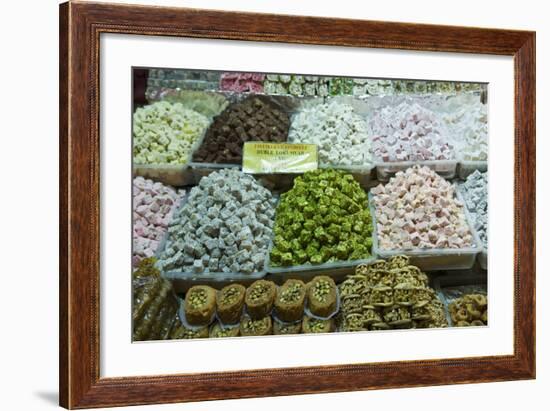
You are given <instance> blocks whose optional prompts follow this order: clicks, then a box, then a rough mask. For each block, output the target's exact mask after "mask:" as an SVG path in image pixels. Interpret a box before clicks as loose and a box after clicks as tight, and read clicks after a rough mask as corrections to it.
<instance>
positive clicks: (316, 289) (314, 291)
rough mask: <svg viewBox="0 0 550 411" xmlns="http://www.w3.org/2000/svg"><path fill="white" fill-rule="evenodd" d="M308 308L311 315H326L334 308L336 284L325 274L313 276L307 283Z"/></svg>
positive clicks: (332, 311) (331, 312)
mask: <svg viewBox="0 0 550 411" xmlns="http://www.w3.org/2000/svg"><path fill="white" fill-rule="evenodd" d="M307 297H308V308H309V310H310V312H311V313H312V314H313V315H316V316H319V317H328V316H329V315H331V314H333V313H334V310H335V309H336V302H337V301H336V298H337V296H336V284H335V283H334V280H333V279H332V278H330V277H328V276H326V275H322V276H317V277H315V278H313V280H311V281H310V282H309V284H308V293H307Z"/></svg>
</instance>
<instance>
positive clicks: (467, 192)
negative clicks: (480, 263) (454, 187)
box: [460, 170, 487, 248]
mask: <svg viewBox="0 0 550 411" xmlns="http://www.w3.org/2000/svg"><path fill="white" fill-rule="evenodd" d="M460 189H461V192H462V196H463V197H464V203H465V204H466V207H467V208H468V211H469V212H470V215H471V216H472V219H473V220H474V227H475V229H476V231H477V234H478V236H479V239H480V240H481V242H482V243H483V245H484V246H485V248H487V173H486V172H485V173H480V172H479V171H478V170H476V171H474V172H473V173H472V174H470V175H469V176H468V178H467V179H466V181H465V182H464V183H462V184H461V185H460Z"/></svg>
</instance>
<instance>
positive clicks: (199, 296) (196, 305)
mask: <svg viewBox="0 0 550 411" xmlns="http://www.w3.org/2000/svg"><path fill="white" fill-rule="evenodd" d="M215 311H216V290H214V289H213V288H212V287H208V286H206V285H196V286H194V287H191V288H190V289H189V291H187V294H186V295H185V317H186V318H187V321H188V322H189V324H191V325H208V324H209V323H210V322H211V321H212V318H213V316H214V313H215Z"/></svg>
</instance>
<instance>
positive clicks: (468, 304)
mask: <svg viewBox="0 0 550 411" xmlns="http://www.w3.org/2000/svg"><path fill="white" fill-rule="evenodd" d="M449 312H450V314H451V320H452V325H454V326H457V327H468V326H474V327H475V326H478V327H479V326H483V325H487V296H486V295H484V294H466V295H463V296H462V297H460V298H457V299H456V300H454V301H452V302H451V303H450V304H449Z"/></svg>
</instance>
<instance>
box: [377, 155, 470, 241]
mask: <svg viewBox="0 0 550 411" xmlns="http://www.w3.org/2000/svg"><path fill="white" fill-rule="evenodd" d="M371 193H372V194H373V202H374V207H375V213H376V220H377V233H378V245H379V247H380V248H381V249H382V250H411V249H426V248H466V247H471V246H473V245H474V238H473V236H472V233H471V232H470V228H469V227H468V223H467V221H466V215H465V212H464V207H463V205H462V204H461V203H460V201H459V200H457V199H456V197H455V189H454V186H453V185H452V184H451V183H449V182H448V181H446V180H445V179H443V178H442V177H441V176H439V175H438V174H437V173H435V172H434V171H433V170H431V169H429V168H428V167H421V166H414V167H411V168H408V169H407V170H406V171H404V172H403V171H400V172H398V173H397V174H396V175H395V177H393V178H392V179H390V181H389V182H388V183H387V184H386V185H382V184H380V185H378V186H377V187H374V188H372V189H371Z"/></svg>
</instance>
